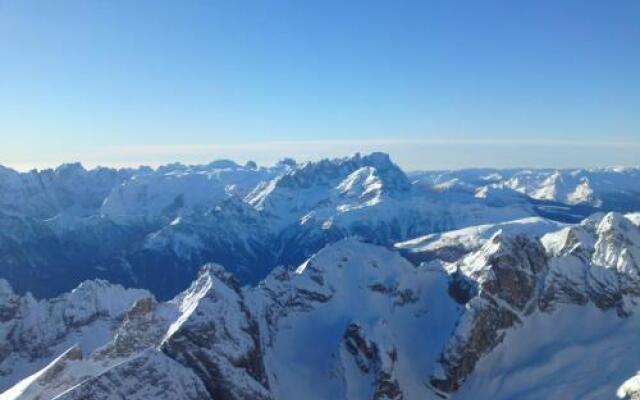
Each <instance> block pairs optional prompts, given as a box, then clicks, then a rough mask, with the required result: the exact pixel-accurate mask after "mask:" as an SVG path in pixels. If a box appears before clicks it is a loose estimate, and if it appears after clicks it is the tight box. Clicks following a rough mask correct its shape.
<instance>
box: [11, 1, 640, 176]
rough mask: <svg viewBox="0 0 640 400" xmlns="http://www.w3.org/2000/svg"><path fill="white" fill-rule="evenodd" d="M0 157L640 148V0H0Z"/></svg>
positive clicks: (530, 162) (460, 162) (605, 160)
mask: <svg viewBox="0 0 640 400" xmlns="http://www.w3.org/2000/svg"><path fill="white" fill-rule="evenodd" d="M0 139H1V141H0V163H2V164H5V165H9V166H13V167H15V168H19V169H27V168H31V167H46V166H53V165H56V164H59V163H61V162H66V161H75V160H79V161H82V162H83V163H85V164H86V165H88V166H93V165H97V164H101V165H137V164H141V163H144V164H151V165H156V164H159V163H163V162H169V161H175V160H179V161H184V162H205V161H208V160H211V159H215V158H221V157H228V158H233V159H236V160H238V161H245V160H247V159H254V160H256V161H258V162H261V163H270V162H273V161H275V160H276V159H278V158H280V157H283V156H285V155H290V156H293V157H295V158H299V159H316V158H319V157H323V156H341V155H346V154H349V153H351V152H354V151H365V152H366V151H373V150H383V151H388V152H390V153H391V155H392V157H393V158H394V160H396V161H397V162H398V163H399V164H401V165H402V166H404V167H406V168H410V169H417V168H421V169H426V168H429V169H434V168H435V169H437V168H462V167H473V166H475V167H477V166H497V167H510V166H533V167H535V166H541V167H548V166H557V167H571V166H587V167H589V166H598V165H637V164H640V160H639V158H638V156H637V154H639V153H640V2H638V1H635V0H620V1H604V0H602V1H595V0H553V1H552V0H549V1H546V0H542V1H517V0H514V1H473V0H469V1H429V0H420V1H375V0H370V1H349V2H345V1H304V0H292V1H285V0H282V1H224V2H223V1H180V2H175V1H143V0H141V1H133V2H128V1H80V0H76V1H66V0H60V1H51V2H42V1H32V0H20V1H18V0H11V1H5V0H0Z"/></svg>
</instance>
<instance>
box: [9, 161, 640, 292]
mask: <svg viewBox="0 0 640 400" xmlns="http://www.w3.org/2000/svg"><path fill="white" fill-rule="evenodd" d="M638 187H640V172H639V171H638V170H635V169H602V170H578V171H550V170H540V171H536V170H463V171H448V172H420V173H410V174H406V173H405V172H404V171H402V170H401V169H400V168H399V167H398V166H397V165H395V164H394V163H393V162H392V161H391V160H390V158H389V156H388V155H386V154H383V153H372V154H369V155H364V156H363V155H360V154H356V155H354V156H352V157H346V158H340V159H331V160H329V159H327V160H321V161H318V162H307V163H296V162H295V161H293V160H290V159H287V160H283V161H282V162H280V163H277V164H276V165H274V166H271V167H259V166H257V165H256V164H255V163H252V162H249V163H247V164H245V165H238V164H236V163H234V162H233V161H229V160H220V161H215V162H212V163H210V164H207V165H195V166H187V165H183V164H169V165H166V166H162V167H159V168H157V169H151V168H148V167H140V168H137V169H121V170H116V169H109V168H98V169H94V170H86V169H84V168H83V167H82V166H81V165H80V164H65V165H62V166H60V167H58V168H56V169H55V170H43V171H31V172H27V173H18V172H16V171H13V170H10V169H7V168H2V169H0V228H1V229H0V278H5V279H7V280H8V281H9V282H10V283H11V285H12V286H13V287H14V290H16V291H17V292H18V293H22V294H23V293H25V292H27V291H30V292H31V293H32V294H33V295H34V296H36V297H38V298H40V297H50V296H53V295H58V294H61V293H63V292H65V291H68V290H70V289H72V288H73V287H74V286H76V285H77V284H79V283H80V282H82V281H83V280H87V279H96V278H98V279H106V280H108V281H111V282H114V283H119V284H122V285H124V286H126V287H142V288H146V289H149V290H151V291H152V292H153V293H154V294H155V295H156V296H158V298H159V299H162V300H166V299H169V298H171V297H173V296H174V295H176V294H177V293H179V292H180V291H182V290H184V289H185V288H186V287H187V286H188V285H189V283H190V282H191V281H192V280H193V279H194V278H195V276H196V275H197V271H198V269H199V267H200V266H201V265H202V264H204V263H207V262H216V263H219V264H221V265H224V266H225V268H226V269H227V270H228V271H230V272H232V273H233V274H234V275H235V276H236V277H237V278H238V279H239V280H240V282H241V283H251V284H255V283H257V282H258V281H260V280H261V279H263V278H264V277H266V276H267V275H268V273H269V272H270V271H271V270H272V269H273V268H275V267H276V266H279V265H283V266H288V267H293V266H296V265H298V264H300V263H301V262H302V261H304V260H305V259H307V258H308V257H310V256H311V255H313V254H314V253H316V252H318V251H319V250H320V249H322V248H323V247H325V246H326V245H328V244H331V243H335V242H336V241H339V240H341V239H343V238H347V237H358V238H360V239H361V240H363V241H365V242H369V243H373V244H379V245H386V246H390V245H392V244H393V243H396V242H401V241H405V240H409V239H412V238H415V237H418V236H423V235H429V234H436V233H439V232H444V231H449V230H452V229H460V228H465V227H468V226H475V225H480V224H494V223H498V222H504V221H512V220H516V219H522V218H532V217H543V218H546V219H549V220H554V221H560V222H577V221H580V220H581V219H582V218H584V217H586V216H588V215H590V214H591V213H593V212H596V211H611V210H618V211H624V212H627V211H631V210H636V209H640V195H639V194H638V191H637V190H638V189H637V188H638Z"/></svg>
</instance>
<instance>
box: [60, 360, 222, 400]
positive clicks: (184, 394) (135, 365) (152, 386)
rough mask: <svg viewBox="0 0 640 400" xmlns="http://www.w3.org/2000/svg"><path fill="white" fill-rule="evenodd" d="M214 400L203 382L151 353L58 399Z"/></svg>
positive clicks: (85, 383) (117, 367)
mask: <svg viewBox="0 0 640 400" xmlns="http://www.w3.org/2000/svg"><path fill="white" fill-rule="evenodd" d="M87 399H92V400H116V399H127V400H148V399H166V400H170V399H171V400H210V399H211V397H210V396H209V393H208V392H207V390H206V388H205V386H204V385H203V383H202V381H201V380H200V379H199V378H198V377H197V376H196V374H194V373H193V372H192V371H191V370H189V369H185V368H181V367H180V365H179V364H178V363H177V362H175V361H173V360H172V359H171V358H169V357H167V356H166V355H164V354H162V353H160V352H157V351H153V350H147V351H145V352H143V353H142V354H140V355H138V356H136V357H134V358H132V359H130V360H128V361H125V362H123V363H121V364H118V365H115V366H114V367H113V368H111V369H108V370H107V371H106V372H104V373H102V374H100V375H98V376H96V377H94V378H90V379H88V380H86V381H84V382H82V384H80V385H78V386H75V387H73V388H72V389H71V390H69V391H66V392H64V393H63V394H61V395H60V396H58V397H56V400H87Z"/></svg>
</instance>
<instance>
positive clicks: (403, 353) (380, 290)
mask: <svg viewBox="0 0 640 400" xmlns="http://www.w3.org/2000/svg"><path fill="white" fill-rule="evenodd" d="M639 219H640V218H638V214H627V215H623V214H619V213H615V212H609V213H597V214H594V215H592V216H590V217H589V218H587V219H585V220H583V221H582V222H580V223H578V224H560V223H557V222H552V221H547V220H543V219H541V218H528V219H519V220H513V221H510V222H501V223H496V224H485V225H480V226H475V227H468V228H466V229H464V230H454V231H450V232H444V233H441V234H437V235H428V236H425V237H420V238H416V239H415V240H411V241H405V242H402V243H398V244H397V245H396V246H393V247H388V246H380V245H376V244H371V243H364V242H362V241H361V240H358V239H356V238H350V239H342V240H338V241H337V242H335V243H333V244H329V245H327V246H325V247H324V248H322V249H321V250H319V251H318V252H317V253H316V254H314V255H312V256H311V257H309V258H307V259H306V260H305V261H303V262H302V263H300V264H299V265H298V266H297V267H296V268H295V269H292V268H286V267H277V268H275V269H273V271H271V272H270V273H269V274H268V276H267V277H266V278H265V279H264V280H262V281H261V282H260V283H258V284H256V285H248V286H242V285H241V283H240V282H239V281H238V279H237V278H236V277H235V276H234V275H233V274H231V273H229V272H227V271H226V270H225V269H224V268H223V267H221V266H220V265H216V264H208V265H205V266H204V267H202V268H201V269H200V270H199V272H198V276H197V278H196V279H195V281H194V282H193V283H192V284H191V285H190V287H188V288H187V289H186V290H185V291H183V292H182V293H180V294H178V295H177V296H175V297H174V298H173V299H171V300H168V301H165V302H162V301H160V302H159V301H157V300H155V298H154V297H153V296H152V295H150V294H149V293H148V292H145V291H136V290H126V289H123V288H121V287H118V286H112V285H109V284H107V283H106V282H102V281H94V282H88V283H83V284H82V285H81V286H80V287H79V288H78V289H76V290H74V291H73V292H71V293H70V294H66V295H63V296H61V297H59V298H57V299H53V300H43V301H41V302H36V301H35V300H33V299H32V298H31V297H30V296H28V295H27V296H26V297H23V296H19V295H16V294H14V293H13V292H12V290H11V289H10V286H9V285H8V284H7V283H6V282H4V281H0V282H2V284H1V285H0V288H1V289H0V304H2V305H3V307H2V309H0V311H1V312H0V316H2V324H3V325H2V327H3V328H2V329H3V331H2V332H17V336H16V337H17V338H19V339H15V340H14V339H12V340H13V341H11V342H10V343H24V342H25V341H26V340H30V343H31V340H32V339H31V338H33V337H35V338H37V340H34V341H33V343H47V344H46V346H47V347H46V348H47V349H48V350H49V351H48V352H46V353H39V352H36V354H37V356H36V360H37V364H38V366H37V367H36V366H35V364H30V363H29V362H28V361H26V360H31V358H30V357H31V355H30V354H29V353H28V351H30V350H28V351H27V352H21V350H20V349H19V346H18V347H9V349H10V350H9V351H8V352H5V351H4V350H3V352H2V353H1V354H8V356H6V357H5V358H4V359H3V360H4V361H3V364H1V365H4V366H5V367H3V370H2V373H4V371H5V369H6V366H7V365H27V366H28V368H26V369H24V370H23V373H22V374H17V373H12V372H9V373H4V374H2V373H0V376H2V379H3V381H2V382H4V385H5V388H8V390H7V391H5V392H4V393H3V394H0V399H2V400H8V399H21V400H22V399H44V398H47V399H89V398H90V399H121V398H126V399H151V398H153V399H160V400H162V399H203V400H204V399H249V398H251V399H300V398H305V399H327V398H331V399H440V398H451V399H479V398H480V399H514V398H517V399H541V398H563V399H603V398H616V397H617V396H618V397H620V398H636V397H634V396H637V393H638V384H637V376H636V374H637V371H638V370H640V364H639V363H638V359H639V357H638V356H639V355H640V341H639V340H638V339H637V338H638V335H637V332H638V329H639V328H640V305H639V304H638V300H639V299H640V262H639V261H638V260H640V227H639V224H638V222H639ZM447 248H454V249H455V251H453V250H452V251H447V250H446V249H447ZM421 253H424V254H422V255H421ZM409 255H410V256H409ZM116 298H117V301H116V300H115V299H116ZM78 299H83V300H82V301H80V303H78ZM105 299H114V300H113V302H109V301H106V300H105ZM26 304H30V305H29V306H27V305H26ZM79 304H85V305H86V306H84V307H83V308H79ZM23 309H24V310H38V311H21V310H23ZM45 310H46V311H45ZM34 314H35V315H37V316H38V317H37V318H36V320H37V321H40V322H39V323H34V322H32V321H33V320H34V317H32V316H31V315H34ZM94 315H98V316H97V317H92V316H94ZM60 316H62V317H60ZM43 321H54V322H51V324H52V326H58V327H59V328H55V329H52V332H51V333H50V334H43V333H42V332H39V331H38V333H37V334H33V333H32V332H33V331H34V330H33V329H29V327H32V326H34V325H35V326H38V325H39V324H43V323H44V322H43ZM48 323H49V322H47V324H48ZM13 326H20V327H27V328H20V329H14V328H11V327H13ZM99 330H102V331H101V332H102V333H101V334H99V335H98V334H96V333H95V332H97V331H99ZM30 335H31V336H30ZM34 335H35V336H34ZM101 335H102V336H101ZM7 337H8V336H7ZM11 337H13V336H11ZM53 337H55V338H56V339H50V338H53ZM96 337H99V338H104V339H100V340H98V339H95V338H96ZM83 338H84V339H87V338H90V339H91V340H90V341H91V344H90V345H86V344H84V345H83V342H82V339H83ZM21 341H22V342H21ZM6 342H7V343H9V341H6ZM76 343H79V345H77V344H76ZM36 347H38V346H36ZM40 347H41V346H40ZM40 347H39V348H40ZM29 349H31V348H29ZM7 360H10V361H7ZM9 387H10V388H9Z"/></svg>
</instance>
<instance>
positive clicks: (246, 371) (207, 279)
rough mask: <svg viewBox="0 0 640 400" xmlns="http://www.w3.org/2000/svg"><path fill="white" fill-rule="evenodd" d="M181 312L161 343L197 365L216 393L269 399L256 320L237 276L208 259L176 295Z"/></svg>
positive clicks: (188, 363) (214, 395) (187, 364)
mask: <svg viewBox="0 0 640 400" xmlns="http://www.w3.org/2000/svg"><path fill="white" fill-rule="evenodd" d="M177 302H178V304H179V308H180V311H181V313H182V315H181V316H180V317H179V318H178V320H176V322H174V323H173V324H172V325H171V326H170V327H169V331H168V333H167V336H166V338H165V339H164V340H163V342H162V344H161V346H160V349H161V350H162V352H164V353H165V354H167V355H168V356H169V357H171V358H173V359H175V360H176V361H178V362H179V363H181V364H183V365H184V366H185V367H187V368H189V369H191V370H193V371H194V372H195V373H196V374H197V375H198V376H199V377H200V379H201V380H202V382H204V385H205V387H206V388H207V391H208V392H209V395H210V396H211V398H212V399H218V398H222V399H267V398H269V384H268V381H267V377H266V374H265V372H264V365H263V361H262V349H261V343H260V337H259V332H258V324H257V322H256V321H255V319H254V318H253V316H252V315H251V314H250V312H249V310H248V309H247V307H246V306H245V304H244V303H243V295H242V293H241V291H240V286H239V284H238V282H237V280H236V279H235V278H234V277H233V276H232V275H231V274H229V273H228V272H226V271H224V270H223V269H222V267H220V266H217V265H208V266H206V267H205V268H204V269H203V270H202V271H201V272H200V276H199V277H198V280H197V281H196V282H195V283H194V284H193V286H192V287H191V288H190V289H189V290H188V291H187V292H185V294H184V295H182V296H180V297H179V298H178V299H177Z"/></svg>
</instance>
